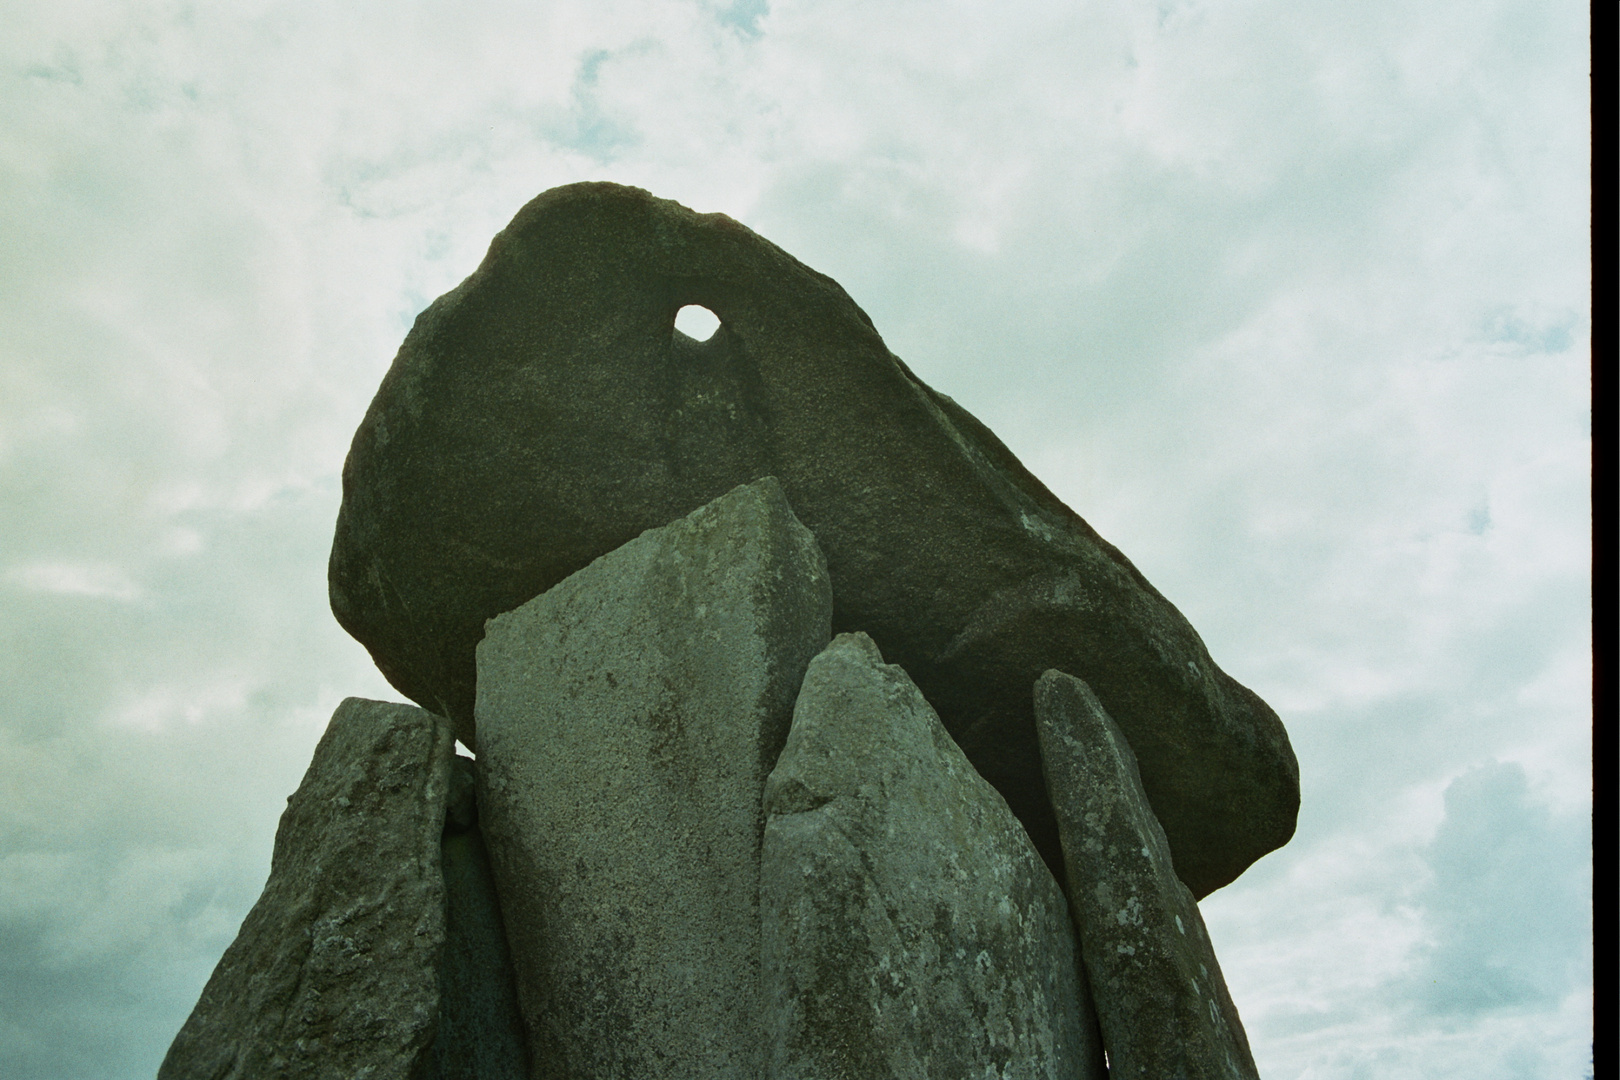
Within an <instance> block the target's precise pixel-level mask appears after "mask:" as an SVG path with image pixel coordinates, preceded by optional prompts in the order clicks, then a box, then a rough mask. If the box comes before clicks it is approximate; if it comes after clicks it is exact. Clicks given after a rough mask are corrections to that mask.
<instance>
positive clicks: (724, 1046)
mask: <svg viewBox="0 0 1620 1080" xmlns="http://www.w3.org/2000/svg"><path fill="white" fill-rule="evenodd" d="M831 617H832V597H831V591H830V588H829V585H828V581H827V571H826V563H825V561H824V559H823V558H822V555H821V551H820V549H819V548H817V546H816V544H815V540H814V539H813V538H812V537H811V535H810V533H809V531H808V530H806V529H805V528H804V526H803V525H801V524H800V523H799V521H798V519H797V518H795V517H794V515H793V511H792V510H791V508H790V507H789V506H788V503H787V500H786V498H785V497H784V496H783V494H782V490H781V487H780V485H778V484H777V482H776V481H775V480H774V479H773V478H770V477H766V478H765V479H763V480H760V481H757V482H755V483H752V484H748V485H744V486H742V487H739V488H736V489H735V490H733V491H731V492H730V493H729V494H727V495H724V496H722V497H721V498H719V499H716V500H715V501H714V502H712V503H710V504H708V505H707V506H704V507H702V508H700V509H699V510H697V511H695V512H693V513H692V514H690V515H688V516H687V517H685V518H684V519H681V520H679V521H676V522H674V523H673V524H671V525H668V526H665V527H663V528H658V529H653V530H651V531H649V532H646V533H644V534H642V535H641V536H639V537H637V538H636V539H634V540H632V541H630V542H629V543H628V544H625V545H624V546H623V547H621V548H619V549H617V550H616V551H613V552H610V553H609V554H607V555H605V556H603V557H602V558H600V559H597V560H596V561H595V562H593V563H591V564H590V565H589V566H587V567H586V568H585V569H583V570H581V571H579V572H578V573H576V574H574V575H572V576H571V577H569V578H567V579H566V580H564V581H563V582H561V583H560V584H558V585H557V586H555V587H554V588H552V589H551V590H550V591H549V592H546V593H544V594H543V595H541V596H539V597H536V598H535V599H534V600H532V601H530V602H529V603H527V604H525V605H523V606H522V607H520V608H518V609H517V610H516V611H513V612H510V613H508V614H506V615H503V616H500V617H499V618H495V619H492V620H490V623H489V627H488V632H487V634H486V636H485V638H484V641H483V643H482V644H480V645H479V647H478V702H477V714H478V731H479V753H478V765H479V770H480V782H481V787H480V792H479V794H480V815H481V821H482V824H483V827H484V837H485V840H486V841H487V842H488V844H489V847H490V854H491V858H492V861H493V864H494V868H495V877H496V882H497V886H498V889H499V892H500V897H501V907H502V911H503V913H504V914H505V917H506V925H507V935H508V938H509V939H510V941H511V943H512V946H513V953H514V959H515V963H516V967H517V971H518V986H519V994H520V997H521V999H522V1003H523V1011H524V1018H525V1022H526V1024H527V1027H528V1033H529V1046H530V1053H531V1062H532V1068H533V1072H534V1075H535V1076H536V1077H543V1076H556V1077H590V1078H592V1080H614V1078H622V1080H656V1078H659V1077H672V1078H675V1077H678V1078H681V1080H689V1078H692V1077H704V1078H705V1080H730V1078H738V1080H741V1078H747V1080H755V1078H757V1077H758V1076H759V1074H760V1068H761V1057H762V1048H763V1045H764V1044H763V1040H762V1039H761V1037H760V1028H759V1025H760V1014H759V907H758V893H759V845H760V835H761V832H762V831H763V829H764V819H763V811H762V810H761V802H760V800H761V794H762V791H763V789H764V784H765V777H766V775H767V773H768V772H769V770H770V767H771V764H772V763H773V762H774V761H775V760H776V756H777V754H778V752H779V751H780V749H781V746H782V743H783V740H784V739H785V738H786V737H787V729H788V725H789V723H790V721H791V717H792V711H793V701H794V697H795V696H796V694H797V693H798V689H799V683H800V681H801V680H802V679H803V676H804V669H805V666H806V665H807V664H808V663H809V662H810V659H811V657H813V656H815V654H816V653H817V652H819V651H820V650H821V648H822V647H823V646H824V645H825V644H826V643H827V640H828V637H829V634H830V630H829V625H830V622H831Z"/></svg>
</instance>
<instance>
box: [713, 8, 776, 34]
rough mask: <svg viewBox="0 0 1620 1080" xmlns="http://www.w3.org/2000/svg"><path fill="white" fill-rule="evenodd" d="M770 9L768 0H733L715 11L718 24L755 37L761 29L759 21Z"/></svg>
mask: <svg viewBox="0 0 1620 1080" xmlns="http://www.w3.org/2000/svg"><path fill="white" fill-rule="evenodd" d="M770 9H771V5H770V0H733V2H732V3H731V4H728V5H726V6H725V7H722V8H721V9H720V10H719V12H718V13H717V16H716V17H717V18H718V19H719V20H720V25H722V26H729V27H731V28H732V29H733V30H737V31H740V32H741V33H742V34H743V35H744V36H746V37H750V38H757V37H759V36H760V34H761V33H762V31H761V30H760V26H759V22H760V20H761V19H763V18H764V17H765V15H766V13H767V12H769V11H770Z"/></svg>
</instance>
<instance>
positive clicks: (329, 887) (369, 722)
mask: <svg viewBox="0 0 1620 1080" xmlns="http://www.w3.org/2000/svg"><path fill="white" fill-rule="evenodd" d="M452 753H453V751H452V740H451V733H450V727H449V725H448V724H446V723H445V722H444V721H443V720H440V719H439V718H438V717H436V716H434V715H432V714H431V713H428V712H425V711H423V710H421V709H418V708H415V707H414V706H410V705H394V704H388V703H385V702H380V701H365V700H361V699H359V698H349V699H347V700H346V701H344V702H343V704H342V705H340V706H339V707H338V710H337V712H336V713H335V714H334V715H333V717H332V721H331V723H330V724H329V725H328V727H327V729H326V733H325V735H323V736H322V738H321V740H320V743H319V744H318V745H317V746H316V748H315V755H314V759H313V760H312V761H311V762H310V766H309V770H308V772H306V773H305V775H304V780H303V783H302V784H300V785H299V788H298V790H297V791H296V792H294V793H293V795H292V797H291V798H290V799H288V800H287V809H286V812H285V813H283V814H282V817H281V824H280V826H279V827H278V828H277V830H276V843H275V852H274V855H273V856H272V859H271V864H270V879H269V881H268V882H267V883H266V884H265V887H264V893H263V894H262V895H261V896H260V897H259V901H258V903H256V904H255V905H254V906H253V909H252V911H250V912H249V913H248V916H247V918H246V919H245V920H243V923H242V929H241V932H240V933H239V934H238V935H237V938H236V940H235V941H234V942H233V943H232V944H231V946H230V947H229V948H228V949H226V950H225V955H224V956H223V957H222V958H221V960H220V962H219V965H218V966H217V967H216V968H215V969H214V974H213V977H212V978H210V979H209V980H208V984H207V986H206V987H205V988H204V990H203V993H202V997H201V999H200V1000H199V1001H198V1002H197V1006H196V1008H195V1009H194V1010H193V1011H192V1013H191V1016H190V1018H189V1019H188V1020H187V1021H186V1023H185V1025H184V1026H183V1027H182V1028H181V1029H180V1033H179V1034H178V1035H177V1036H176V1037H175V1040H174V1043H173V1045H171V1046H170V1048H169V1052H168V1055H167V1056H166V1057H165V1058H164V1060H163V1064H162V1067H161V1068H160V1069H159V1070H158V1076H159V1078H160V1080H261V1078H263V1077H278V1078H287V1080H306V1078H307V1080H317V1078H318V1080H354V1078H356V1077H366V1078H368V1080H393V1078H397V1080H416V1078H417V1077H419V1076H420V1075H421V1072H422V1070H423V1069H425V1068H426V1067H427V1062H428V1060H429V1057H430V1044H431V1042H432V1039H433V1036H434V1030H435V1027H436V1024H437V1018H438V1013H439V986H438V976H437V965H438V962H439V959H440V954H441V950H442V949H443V947H444V941H445V922H444V910H445V887H444V879H443V876H442V874H441V870H440V840H441V834H442V832H443V826H444V814H445V800H446V795H447V790H448V786H449V779H450V769H451V765H450V759H451V756H452Z"/></svg>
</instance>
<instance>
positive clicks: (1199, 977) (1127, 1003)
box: [1035, 671, 1258, 1080]
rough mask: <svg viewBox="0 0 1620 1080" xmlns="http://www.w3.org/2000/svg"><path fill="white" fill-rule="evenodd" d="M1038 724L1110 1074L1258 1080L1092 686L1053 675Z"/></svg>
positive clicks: (1122, 742)
mask: <svg viewBox="0 0 1620 1080" xmlns="http://www.w3.org/2000/svg"><path fill="white" fill-rule="evenodd" d="M1035 717H1036V722H1037V724H1038V725H1039V731H1040V738H1041V754H1042V760H1043V761H1044V763H1045V766H1046V770H1047V787H1048V790H1050V791H1051V792H1052V804H1053V808H1054V810H1055V811H1056V814H1057V822H1058V830H1059V833H1060V835H1061V836H1062V838H1063V855H1064V860H1065V864H1066V872H1067V874H1068V877H1069V904H1070V906H1071V908H1072V910H1073V913H1074V920H1075V925H1076V928H1077V929H1078V931H1079V934H1080V948H1081V953H1082V954H1083V955H1084V956H1085V963H1086V971H1087V973H1088V974H1089V976H1090V979H1091V993H1092V997H1093V999H1094V1000H1095V1001H1096V1003H1097V1019H1098V1023H1099V1025H1100V1027H1101V1029H1102V1038H1103V1045H1104V1047H1106V1049H1107V1051H1108V1061H1109V1067H1110V1072H1109V1075H1110V1076H1111V1077H1114V1078H1122V1080H1164V1078H1167V1077H1174V1078H1176V1080H1256V1078H1257V1077H1258V1074H1257V1073H1256V1071H1255V1067H1254V1058H1253V1056H1252V1055H1251V1054H1250V1052H1249V1040H1248V1038H1247V1036H1245V1035H1244V1033H1243V1024H1242V1022H1241V1021H1240V1020H1239V1019H1238V1012H1237V1007H1236V1006H1235V1005H1233V1003H1232V997H1231V995H1230V994H1229V993H1228V992H1227V989H1226V981H1225V980H1224V979H1223V978H1222V977H1221V967H1220V964H1218V963H1217V962H1216V960H1215V948H1214V946H1213V945H1212V944H1211V943H1210V940H1209V933H1208V932H1207V930H1206V929H1205V927H1204V919H1203V916H1202V915H1200V914H1199V912H1198V904H1197V902H1196V901H1194V899H1193V895H1192V893H1191V892H1190V891H1189V890H1188V889H1187V886H1186V885H1184V884H1183V883H1182V882H1181V881H1180V879H1178V878H1177V877H1176V874H1175V869H1174V867H1173V866H1172V865H1171V859H1170V847H1169V845H1168V844H1167V843H1166V842H1165V838H1164V830H1163V829H1162V828H1160V826H1159V822H1158V819H1157V818H1155V817H1154V815H1153V808H1152V806H1150V805H1149V803H1148V800H1147V797H1146V795H1145V794H1144V793H1143V791H1142V781H1141V778H1140V776H1139V775H1138V773H1137V766H1136V757H1135V755H1134V754H1133V753H1132V752H1131V745H1130V743H1129V742H1128V741H1127V740H1126V738H1125V735H1124V733H1123V732H1122V731H1121V730H1120V728H1119V726H1118V725H1117V724H1115V723H1114V722H1113V720H1112V719H1110V717H1109V715H1108V713H1107V711H1106V710H1104V709H1103V707H1102V704H1101V703H1100V702H1099V701H1098V700H1097V697H1096V695H1095V694H1093V693H1092V692H1091V688H1090V687H1088V686H1087V685H1086V684H1085V683H1084V682H1083V681H1081V680H1080V679H1077V678H1075V677H1073V676H1072V675H1066V674H1064V673H1063V672H1061V671H1048V672H1046V673H1045V674H1043V675H1042V676H1041V678H1040V681H1039V682H1037V683H1036V685H1035Z"/></svg>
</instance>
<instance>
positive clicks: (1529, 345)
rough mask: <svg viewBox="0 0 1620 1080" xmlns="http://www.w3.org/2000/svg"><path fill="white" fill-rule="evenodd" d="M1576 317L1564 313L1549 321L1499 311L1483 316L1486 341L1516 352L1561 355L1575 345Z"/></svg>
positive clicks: (1508, 309)
mask: <svg viewBox="0 0 1620 1080" xmlns="http://www.w3.org/2000/svg"><path fill="white" fill-rule="evenodd" d="M1576 322H1577V316H1576V313H1575V312H1573V311H1564V312H1561V313H1560V314H1558V315H1557V316H1556V317H1552V318H1541V319H1537V318H1532V317H1528V316H1526V315H1525V314H1524V313H1522V312H1519V311H1515V310H1513V309H1511V308H1505V307H1504V308H1499V309H1497V310H1496V311H1493V312H1491V313H1490V315H1488V316H1486V318H1485V323H1484V326H1483V328H1482V329H1483V331H1484V335H1485V340H1487V341H1490V342H1493V343H1495V344H1499V345H1509V346H1513V347H1515V348H1516V349H1517V350H1518V351H1519V352H1521V353H1523V354H1525V355H1529V354H1531V353H1561V352H1566V351H1568V350H1569V349H1570V347H1571V346H1573V345H1574V344H1575V328H1576Z"/></svg>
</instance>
